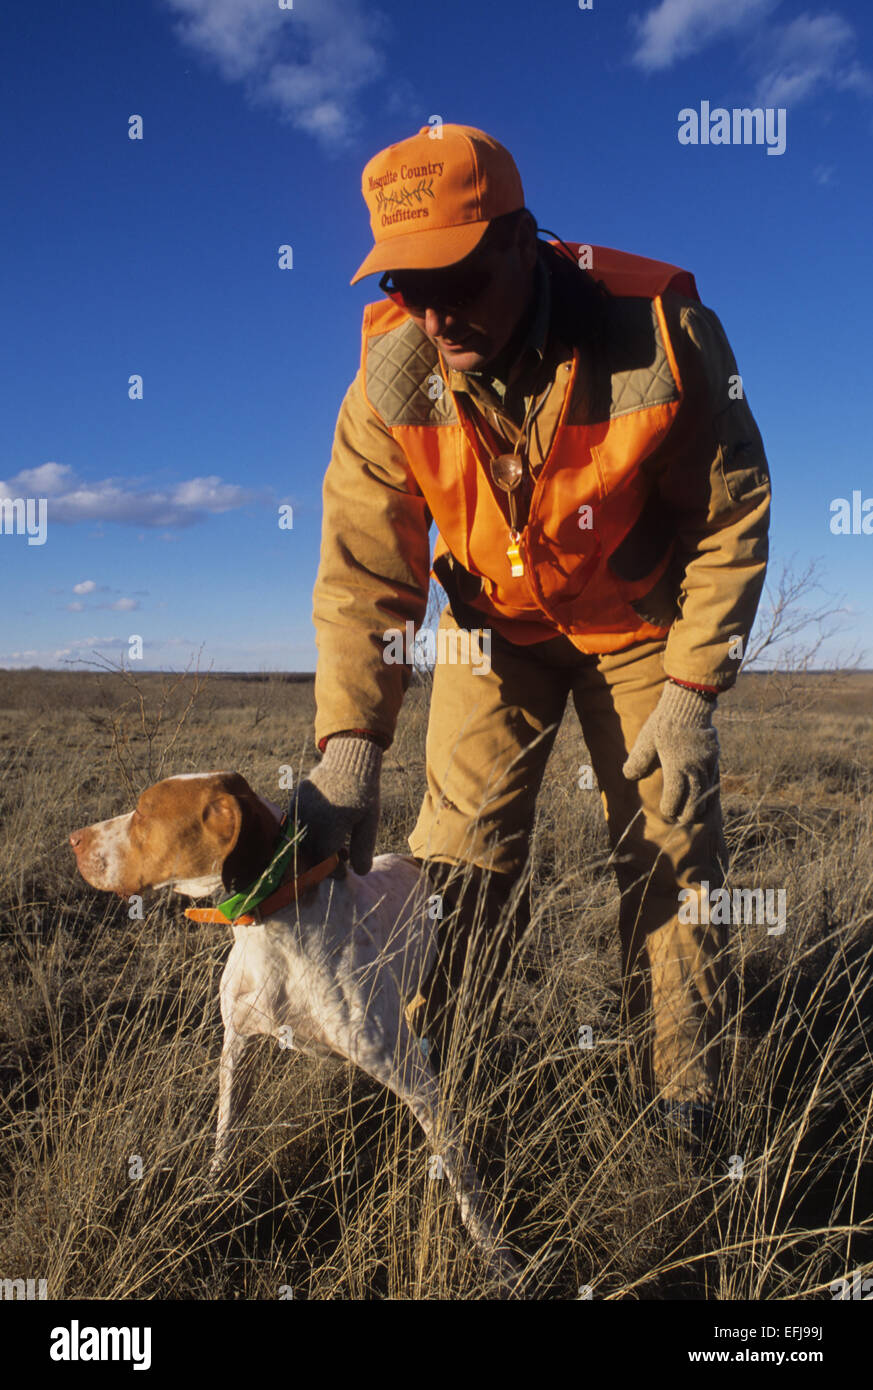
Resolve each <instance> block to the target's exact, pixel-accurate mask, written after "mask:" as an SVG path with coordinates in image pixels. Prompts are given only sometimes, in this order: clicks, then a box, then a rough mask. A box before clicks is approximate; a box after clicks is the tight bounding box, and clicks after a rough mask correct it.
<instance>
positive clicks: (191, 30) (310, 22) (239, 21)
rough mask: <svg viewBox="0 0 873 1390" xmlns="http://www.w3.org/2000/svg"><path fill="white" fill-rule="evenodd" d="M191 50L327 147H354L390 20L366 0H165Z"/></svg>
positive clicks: (379, 68) (378, 71)
mask: <svg viewBox="0 0 873 1390" xmlns="http://www.w3.org/2000/svg"><path fill="white" fill-rule="evenodd" d="M165 3H166V4H167V6H168V8H169V9H170V10H172V11H173V12H174V13H175V15H176V16H177V23H176V24H175V26H174V27H175V32H176V34H177V35H178V37H179V38H180V39H181V40H182V42H183V43H184V44H186V45H187V46H188V47H190V48H193V49H195V50H196V51H197V52H198V53H200V55H201V56H202V57H204V58H206V59H207V60H208V61H210V62H212V63H213V64H214V65H215V66H216V67H217V68H218V71H219V73H220V74H221V76H222V77H223V78H224V79H225V80H226V81H228V82H242V83H243V84H244V86H245V88H246V91H247V93H248V95H249V97H250V98H251V100H252V101H253V102H255V103H265V104H267V105H271V106H273V107H275V108H277V109H278V110H279V112H280V113H281V114H282V116H283V117H284V118H285V119H287V120H289V121H291V122H292V123H293V124H294V125H295V126H297V127H298V129H300V130H305V131H306V132H307V133H308V134H310V135H313V136H315V137H316V139H318V140H320V141H321V142H322V144H324V145H327V146H333V147H337V146H339V145H342V144H345V143H348V142H349V141H350V139H351V135H352V131H353V128H354V125H355V120H356V116H355V103H356V99H357V97H358V96H359V94H360V93H361V92H362V91H363V89H364V88H365V87H367V86H369V85H370V84H371V83H372V82H374V81H375V80H376V79H377V78H379V77H381V76H382V74H383V72H384V70H385V56H384V52H383V48H382V43H383V41H384V38H385V36H386V33H387V21H386V19H385V17H384V15H382V14H381V13H380V12H379V11H378V10H376V9H374V8H373V7H372V6H369V5H367V3H366V0H294V8H293V10H281V9H280V8H279V6H278V3H277V2H276V0H272V3H270V0H165Z"/></svg>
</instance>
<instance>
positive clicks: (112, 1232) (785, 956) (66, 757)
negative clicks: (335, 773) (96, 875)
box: [0, 672, 873, 1299]
mask: <svg viewBox="0 0 873 1390" xmlns="http://www.w3.org/2000/svg"><path fill="white" fill-rule="evenodd" d="M189 682H190V678H189V680H188V681H187V682H183V683H182V685H181V686H180V687H179V688H178V689H177V690H176V691H174V692H173V693H172V694H171V696H170V698H169V700H168V701H167V704H166V707H165V710H164V715H165V720H164V724H163V725H162V727H161V728H159V729H157V730H156V731H155V730H154V729H152V736H151V741H149V739H148V738H147V737H146V733H147V732H148V728H151V727H152V726H148V727H147V729H146V733H144V732H143V728H142V725H140V730H139V733H138V734H134V735H132V736H131V737H130V738H129V740H128V742H127V743H126V744H120V743H119V736H118V730H119V727H121V728H123V729H124V730H126V731H127V732H128V733H130V731H131V730H132V729H134V728H135V726H136V720H137V719H139V718H140V714H139V711H138V706H136V704H134V705H131V706H129V707H127V708H126V709H125V710H124V711H122V714H121V723H120V725H119V715H118V713H117V711H118V707H119V704H120V702H121V701H123V700H124V699H126V698H127V697H128V696H129V695H130V693H131V692H130V690H125V689H124V687H123V686H122V685H121V684H120V683H119V678H118V677H117V676H116V677H113V676H112V675H109V674H100V673H97V672H93V673H78V674H76V673H70V674H65V673H63V674H61V673H58V674H53V673H41V672H33V673H16V674H10V673H0V754H2V764H3V777H2V782H0V804H2V827H3V828H2V856H0V1096H2V1100H0V1276H2V1277H10V1278H11V1277H20V1278H27V1277H33V1278H46V1279H47V1280H48V1288H49V1296H50V1297H55V1298H134V1297H138V1298H157V1297H160V1298H164V1299H167V1298H170V1299H192V1298H195V1299H201V1298H202V1299H215V1298H246V1299H251V1298H276V1297H279V1296H280V1290H282V1289H283V1288H284V1289H286V1290H287V1289H291V1290H293V1296H294V1297H295V1298H307V1297H308V1298H374V1297H375V1298H437V1297H452V1298H476V1297H480V1296H485V1295H487V1293H488V1287H487V1284H486V1282H485V1279H484V1275H483V1269H482V1265H481V1262H480V1260H479V1257H478V1255H477V1253H476V1251H475V1250H474V1249H473V1248H472V1247H471V1244H470V1242H469V1241H468V1240H467V1238H466V1236H465V1233H464V1232H463V1229H462V1228H461V1226H460V1223H459V1221H458V1218H457V1215H456V1211H455V1207H454V1203H453V1201H452V1199H451V1195H450V1193H449V1192H448V1189H447V1185H446V1184H445V1183H441V1182H431V1181H429V1180H428V1176H427V1173H428V1169H427V1157H428V1156H427V1152H426V1149H425V1146H424V1143H423V1140H422V1138H421V1137H420V1134H419V1132H418V1130H417V1128H416V1126H415V1125H414V1122H413V1121H412V1120H411V1118H410V1117H409V1116H408V1114H407V1113H406V1111H405V1110H404V1108H403V1107H402V1106H400V1105H399V1104H398V1103H396V1102H395V1101H394V1100H393V1099H391V1098H390V1097H389V1096H387V1095H386V1094H385V1093H384V1092H382V1091H381V1089H380V1088H378V1087H377V1086H376V1084H375V1083H374V1082H371V1081H370V1080H369V1079H368V1078H366V1077H364V1076H363V1075H361V1074H360V1073H358V1072H355V1071H353V1070H351V1069H350V1068H348V1067H346V1066H344V1065H343V1064H341V1063H336V1064H333V1063H320V1062H315V1061H310V1060H307V1059H304V1058H301V1057H300V1056H299V1055H298V1054H295V1053H293V1052H286V1051H282V1050H281V1049H278V1048H274V1047H273V1046H272V1045H271V1044H269V1043H267V1044H265V1045H264V1047H263V1051H262V1056H261V1084H260V1088H259V1090H258V1093H257V1098H256V1101H255V1104H254V1110H253V1116H252V1126H251V1138H250V1142H249V1143H248V1146H247V1148H246V1151H245V1154H244V1157H243V1162H242V1163H241V1165H240V1168H239V1171H238V1175H237V1181H236V1183H235V1185H233V1186H232V1187H231V1188H230V1189H229V1190H228V1191H227V1192H226V1193H224V1194H223V1195H221V1194H216V1193H215V1192H211V1191H210V1190H209V1189H208V1187H206V1185H205V1184H204V1180H203V1174H204V1170H205V1160H206V1159H207V1157H208V1153H209V1146H210V1143H211V1139H212V1131H213V1125H214V1120H215V1106H216V1070H217V1061H218V1054H219V1050H220V1042H221V1024H220V1018H219V1014H218V1003H217V984H218V978H219V975H220V973H221V969H222V966H223V961H224V958H225V956H226V954H227V951H228V945H229V941H228V938H227V937H226V936H225V935H224V934H222V933H221V932H220V931H219V930H218V929H216V928H212V927H203V928H194V927H192V926H191V925H190V924H189V923H188V922H187V921H186V920H185V918H184V917H183V916H182V913H181V906H182V900H181V899H179V898H178V897H174V896H173V895H171V894H170V893H168V892H165V893H161V894H158V895H155V896H154V897H153V898H152V899H151V900H150V901H149V902H147V904H146V909H145V918H144V920H143V921H130V920H129V919H128V917H127V909H126V906H125V905H124V904H122V905H119V903H118V901H117V900H115V899H112V900H110V899H109V898H107V897H106V896H105V895H102V894H98V893H95V892H94V891H92V890H91V889H89V888H88V887H87V885H85V884H84V883H83V882H82V880H81V879H80V878H79V877H78V875H77V874H76V872H75V867H74V863H73V858H72V854H71V852H70V851H69V847H68V846H67V844H66V837H67V835H68V834H69V832H70V830H71V829H73V828H74V827H76V826H78V825H82V824H86V823H88V822H90V821H93V820H96V819H100V818H102V817H104V816H109V815H113V814H117V813H118V812H119V811H120V810H122V809H124V807H125V806H126V805H127V801H128V797H127V793H126V791H125V778H126V777H129V778H130V779H131V781H132V783H133V784H134V785H136V786H137V789H140V788H141V787H142V786H145V785H147V784H148V783H149V782H150V781H151V780H154V776H155V775H156V773H157V772H158V771H160V772H161V773H163V775H168V774H170V773H173V772H184V771H193V770H207V769H209V768H212V767H232V768H236V769H238V770H239V771H240V772H242V773H243V774H244V775H245V776H246V777H248V779H249V780H250V781H251V782H252V784H253V785H254V786H255V787H256V788H257V789H258V790H260V791H262V792H264V793H265V794H267V795H272V796H273V797H274V798H276V799H281V797H282V793H281V792H279V790H278V788H277V780H278V769H279V766H280V765H281V764H283V763H290V764H291V765H292V766H293V767H294V769H295V772H296V773H299V772H300V770H301V769H302V770H305V769H306V768H308V766H310V764H311V761H312V757H313V751H312V741H311V729H312V716H313V699H312V687H311V684H309V683H307V682H297V683H292V682H288V681H287V680H284V679H282V678H281V677H269V678H262V679H248V680H245V679H237V678H217V677H212V678H211V679H210V680H209V681H207V683H206V686H205V688H204V689H203V690H202V691H201V692H200V693H199V694H198V696H197V699H196V700H195V701H194V704H193V706H192V707H191V709H190V712H189V714H188V717H187V719H186V720H185V721H184V722H183V723H182V724H181V727H180V726H179V724H178V720H179V718H180V716H181V713H182V711H183V710H184V708H185V704H186V702H187V699H188V696H189V694H190V684H189ZM141 684H142V689H143V691H144V692H145V695H146V697H147V699H146V714H147V716H148V717H150V714H149V712H150V711H151V712H152V713H153V712H154V710H156V709H158V707H159V704H160V700H159V689H160V680H159V678H157V677H145V678H144V679H143V681H142V683H141ZM871 693H873V678H871V677H869V676H865V675H862V674H856V675H853V676H850V677H848V678H846V679H845V680H844V681H843V682H842V683H841V684H840V685H836V686H835V685H833V684H829V683H827V682H825V681H824V680H820V679H819V678H816V677H814V676H810V677H806V678H805V683H804V685H803V687H802V691H801V695H800V696H798V692H797V690H796V689H792V690H791V691H790V692H788V695H787V696H786V692H785V691H781V692H780V689H779V685H778V682H769V683H768V682H764V681H763V680H762V679H761V678H754V677H745V678H743V679H742V680H741V682H740V686H739V688H738V689H737V691H736V692H735V694H734V695H733V696H732V697H731V698H730V699H729V700H725V701H723V708H722V711H721V712H720V716H719V727H720V732H721V736H722V747H723V769H724V774H725V778H724V804H725V811H726V819H727V826H728V837H729V843H730V846H731V850H732V854H733V871H732V872H733V879H734V881H735V882H736V883H739V884H742V885H744V886H761V887H785V888H787V890H788V905H789V926H788V931H787V932H786V933H785V935H784V936H783V937H768V935H767V933H766V929H765V928H764V927H763V926H760V927H758V926H755V927H744V928H737V929H735V930H734V932H733V935H732V945H731V949H732V954H733V960H734V963H735V967H736V971H735V979H736V981H737V986H736V993H737V1005H738V1013H737V1014H736V1016H735V1018H734V1019H733V1021H732V1022H731V1025H730V1033H729V1037H728V1039H727V1043H728V1048H729V1052H730V1056H731V1058H732V1069H731V1075H732V1096H731V1102H730V1105H731V1113H730V1117H729V1136H730V1143H729V1152H726V1153H723V1154H721V1155H720V1161H719V1163H718V1164H717V1165H716V1166H715V1167H714V1168H712V1169H711V1170H708V1171H707V1172H706V1174H705V1175H704V1176H701V1175H699V1174H697V1173H695V1172H694V1171H693V1170H692V1169H691V1167H690V1165H689V1162H688V1159H687V1157H686V1156H685V1155H684V1154H683V1153H681V1152H678V1151H676V1150H675V1149H674V1148H673V1147H671V1146H670V1144H668V1143H667V1142H665V1141H664V1140H663V1139H660V1138H659V1137H658V1136H657V1134H656V1133H655V1132H654V1131H653V1130H652V1129H651V1128H650V1127H649V1126H648V1125H647V1124H646V1122H645V1117H641V1116H640V1115H639V1114H638V1113H637V1112H636V1111H635V1110H634V1107H633V1097H632V1095H631V1094H630V1088H629V1083H628V1070H627V1066H626V1060H625V1058H624V1056H623V1055H622V1051H621V1048H620V1046H619V1041H618V1019H619V998H620V975H619V959H618V949H617V940H616V933H615V927H614V923H615V917H616V909H617V897H616V890H615V889H614V887H613V883H612V878H611V874H610V872H609V871H608V869H607V868H606V867H605V858H606V840H605V832H604V829H603V827H602V824H601V819H600V805H599V798H598V796H597V793H596V792H588V793H586V792H582V791H579V790H578V789H577V786H576V770H577V769H578V767H579V764H580V763H581V762H583V761H586V757H585V753H584V746H583V744H582V739H581V734H580V733H579V730H578V726H577V725H576V724H575V722H574V720H573V719H572V718H571V716H570V715H568V717H567V719H566V721H565V723H564V726H563V727H562V729H561V732H560V735H559V738H558V742H557V745H556V749H555V753H554V755H553V757H552V760H551V763H550V765H549V770H548V774H547V780H546V784H545V786H544V789H543V794H542V797H541V800H540V811H539V816H538V821H537V827H536V833H535V841H534V845H533V850H534V861H535V887H536V894H535V899H534V901H535V915H534V921H533V924H532V930H531V933H530V936H529V938H528V939H527V940H526V942H525V943H524V945H523V949H522V952H521V955H520V958H519V960H518V962H517V966H516V970H515V973H514V977H513V986H512V993H511V996H510V999H509V1005H508V1007H507V1009H506V1010H505V1013H504V1023H503V1027H502V1032H501V1036H500V1038H499V1040H498V1042H499V1045H498V1046H497V1047H496V1048H495V1049H494V1051H493V1053H491V1054H489V1056H488V1058H487V1059H483V1062H482V1073H483V1074H482V1077H481V1078H480V1081H479V1084H477V1085H475V1086H474V1087H473V1089H472V1090H471V1091H469V1092H468V1093H466V1104H465V1113H466V1115H467V1117H468V1119H469V1122H470V1125H471V1129H472V1130H473V1132H474V1135H475V1136H476V1138H477V1139H478V1140H479V1141H480V1146H481V1147H482V1148H483V1149H484V1151H486V1152H487V1154H488V1162H487V1164H485V1163H483V1173H484V1176H485V1178H486V1183H487V1186H488V1187H489V1189H490V1191H491V1192H492V1194H493V1195H494V1196H495V1197H496V1198H497V1200H498V1201H499V1202H500V1204H501V1207H502V1211H503V1214H504V1217H505V1219H506V1221H507V1223H508V1227H509V1230H510V1232H511V1237H512V1239H513V1242H514V1243H515V1245H516V1246H517V1248H518V1249H519V1250H520V1251H522V1252H523V1254H524V1256H525V1259H526V1261H527V1263H528V1267H529V1273H530V1282H529V1291H530V1294H531V1296H533V1297H538V1298H555V1297H578V1296H579V1289H580V1286H581V1287H590V1288H591V1289H592V1291H593V1295H594V1297H597V1298H601V1297H604V1298H611V1299H622V1298H623V1299H652V1298H657V1299H663V1298H693V1299H703V1298H708V1299H745V1298H751V1299H774V1298H779V1299H782V1298H810V1297H812V1298H816V1297H818V1298H824V1299H829V1298H830V1297H831V1293H830V1290H829V1282H830V1281H831V1280H833V1279H835V1278H836V1277H838V1276H840V1275H844V1274H848V1273H851V1272H853V1271H859V1272H860V1273H861V1274H862V1276H863V1275H865V1274H866V1275H869V1274H870V1273H871V1272H873V1264H871V1261H873V1239H871V1236H873V1152H871V1142H873V1109H871V1107H873V1058H871V1050H870V1038H871V1035H873V1029H871V1021H873V1007H871V1001H873V992H871V961H873V957H871V936H873V933H871V921H873V911H871V909H873V797H871V789H873V718H871V715H870V712H869V711H870V708H871ZM801 697H802V698H801ZM114 712H115V713H114ZM426 714H427V691H426V688H423V687H414V688H413V689H412V690H411V692H410V694H409V697H408V698H407V702H406V705H405V706H404V711H403V717H402V722H401V727H400V731H399V734H398V738H397V741H396V743H395V745H394V746H393V748H392V749H391V751H390V753H389V755H388V758H387V763H386V771H385V778H384V812H383V827H382V833H381V838H380V848H381V849H383V850H387V849H399V850H405V849H406V843H405V835H406V833H408V831H409V829H410V828H411V824H412V822H413V820H414V818H415V815H416V814H417V810H418V805H419V802H420V799H421V795H422V790H423V784H424V733H425V723H426ZM174 720H175V721H176V723H175V725H174ZM174 730H175V739H174V742H173V743H172V745H170V743H169V740H170V737H171V734H172V732H173V731H174ZM162 756H163V757H164V762H163V765H162V766H160V767H159V766H158V764H159V763H160V759H161V757H162ZM150 758H151V766H149V759H150ZM125 760H126V761H125ZM123 769H124V770H125V771H123ZM580 1021H585V1022H590V1023H591V1024H592V1026H593V1028H594V1031H595V1038H596V1039H603V1040H604V1041H600V1042H598V1045H596V1046H595V1047H594V1048H593V1049H587V1050H580V1049H579V1047H578V1046H577V1030H578V1026H579V1023H580ZM132 1155H136V1156H138V1157H139V1158H140V1160H141V1164H142V1176H141V1177H140V1178H137V1177H132V1176H131V1171H132V1170H131V1156H132ZM731 1155H738V1156H740V1158H741V1159H742V1161H743V1167H742V1177H741V1178H740V1179H732V1178H731V1177H730V1176H728V1165H729V1160H730V1158H731ZM734 1167H736V1164H734Z"/></svg>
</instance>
